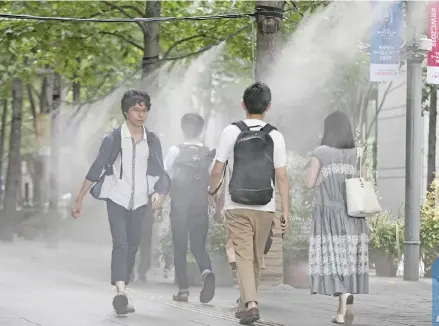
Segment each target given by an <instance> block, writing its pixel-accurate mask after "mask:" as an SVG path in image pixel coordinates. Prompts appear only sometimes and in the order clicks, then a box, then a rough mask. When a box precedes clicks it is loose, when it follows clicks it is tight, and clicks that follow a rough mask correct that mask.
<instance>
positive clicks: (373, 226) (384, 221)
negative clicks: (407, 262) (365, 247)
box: [369, 212, 404, 264]
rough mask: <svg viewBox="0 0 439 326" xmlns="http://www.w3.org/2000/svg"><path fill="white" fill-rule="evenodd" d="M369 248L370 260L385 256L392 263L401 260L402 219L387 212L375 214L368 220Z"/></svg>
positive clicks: (402, 242)
mask: <svg viewBox="0 0 439 326" xmlns="http://www.w3.org/2000/svg"><path fill="white" fill-rule="evenodd" d="M369 227H370V239H369V241H370V242H369V250H370V253H369V254H370V258H371V261H376V260H377V259H379V258H380V257H383V256H386V257H391V258H392V259H393V262H394V264H398V263H399V261H400V260H401V257H402V253H403V245H404V219H403V218H402V217H400V216H398V217H394V216H392V214H390V213H389V212H384V213H381V214H377V215H376V216H374V217H372V219H371V220H370V221H369Z"/></svg>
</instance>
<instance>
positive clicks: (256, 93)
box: [243, 82, 271, 114]
mask: <svg viewBox="0 0 439 326" xmlns="http://www.w3.org/2000/svg"><path fill="white" fill-rule="evenodd" d="M243 101H244V104H245V107H246V109H247V112H248V113H250V114H263V113H264V112H265V111H266V110H267V108H268V106H269V105H270V103H271V90H270V88H269V87H268V86H267V85H266V84H264V83H261V82H255V83H253V84H251V85H250V86H249V87H247V89H246V90H245V91H244V95H243Z"/></svg>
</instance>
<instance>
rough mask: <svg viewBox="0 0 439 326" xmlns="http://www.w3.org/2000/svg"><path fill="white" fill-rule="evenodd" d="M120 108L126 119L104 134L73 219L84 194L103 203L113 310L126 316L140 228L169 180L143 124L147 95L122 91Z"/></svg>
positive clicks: (156, 141)
mask: <svg viewBox="0 0 439 326" xmlns="http://www.w3.org/2000/svg"><path fill="white" fill-rule="evenodd" d="M121 109H122V114H123V116H124V118H125V119H126V121H125V122H124V123H123V124H122V125H121V126H120V127H118V128H115V129H113V130H111V131H110V132H109V133H108V134H107V135H105V136H104V139H103V140H102V144H101V147H100V149H99V153H98V156H97V157H96V159H95V161H94V162H93V164H92V166H91V167H90V170H89V171H88V173H87V176H86V177H85V180H84V182H83V184H82V187H81V190H80V191H79V194H78V197H77V199H76V202H75V204H74V206H73V208H72V216H73V217H74V218H79V217H80V214H81V209H82V200H83V199H84V197H85V195H86V194H87V192H88V191H89V190H90V193H91V195H92V196H93V197H94V198H96V199H101V200H105V201H106V203H107V212H108V219H109V222H110V230H111V236H112V239H113V251H112V256H111V284H112V285H114V286H115V287H116V291H117V294H116V296H115V297H114V299H113V307H114V309H115V310H116V313H117V314H127V313H130V312H134V311H135V309H134V307H133V306H132V305H131V304H129V303H128V297H127V294H126V286H127V284H128V283H129V281H130V277H131V274H132V271H133V266H134V262H135V256H136V252H137V250H138V247H139V242H140V238H141V233H142V224H143V223H144V220H145V218H147V219H152V218H153V213H152V210H158V209H160V207H161V206H162V204H163V201H164V199H165V196H166V195H167V194H168V192H169V189H170V178H169V176H168V175H167V174H166V172H165V170H164V166H163V156H162V149H161V144H160V140H159V139H158V138H157V136H156V135H155V134H154V133H152V132H150V131H148V130H147V129H146V128H145V126H144V123H145V120H146V117H147V115H148V112H149V110H150V109H151V102H150V98H149V96H148V94H147V93H145V92H141V91H136V90H130V91H127V92H126V93H125V94H124V96H123V98H122V101H121ZM150 177H155V178H158V180H157V181H156V182H155V184H154V185H149V179H150ZM150 195H151V196H150Z"/></svg>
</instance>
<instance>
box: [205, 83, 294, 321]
mask: <svg viewBox="0 0 439 326" xmlns="http://www.w3.org/2000/svg"><path fill="white" fill-rule="evenodd" d="M242 104H243V108H244V110H245V112H246V114H247V119H245V120H243V121H239V122H236V123H233V124H231V125H230V126H228V127H226V128H225V129H224V131H223V133H222V134H221V137H220V140H219V145H218V147H217V151H216V157H215V164H214V166H213V168H212V171H211V182H210V187H209V190H208V192H209V194H211V195H216V190H217V188H218V184H220V180H221V178H222V174H223V172H224V169H227V170H226V173H227V177H228V179H229V182H228V183H227V182H226V185H225V186H226V189H225V204H224V210H225V215H226V221H227V226H228V230H229V235H230V237H231V239H232V242H233V246H234V249H235V255H236V265H237V271H238V282H239V288H240V292H241V297H240V300H239V302H240V307H239V310H238V312H237V313H236V317H237V318H238V319H240V323H241V324H244V325H250V324H252V323H253V322H255V321H257V320H259V310H258V303H257V302H258V300H257V289H258V285H259V278H260V274H261V266H262V260H263V256H264V248H265V246H266V243H267V238H268V236H269V233H270V229H271V225H272V222H273V220H274V218H275V211H276V202H275V184H277V187H278V189H279V193H280V196H281V203H282V213H283V218H282V219H281V229H282V231H283V232H284V231H285V230H286V229H287V226H288V215H289V188H288V187H289V186H288V175H287V171H286V165H287V154H286V148H285V140H284V138H283V136H282V134H281V133H280V132H278V131H277V130H276V128H274V127H273V126H271V125H269V124H267V123H265V122H264V121H263V120H264V115H265V113H266V112H267V110H268V109H269V108H270V104H271V91H270V88H269V87H268V86H267V85H265V84H263V83H260V82H256V83H254V84H252V85H250V86H249V87H248V88H247V89H246V90H245V92H244V96H243V103H242Z"/></svg>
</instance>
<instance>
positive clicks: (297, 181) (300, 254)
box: [283, 153, 314, 264]
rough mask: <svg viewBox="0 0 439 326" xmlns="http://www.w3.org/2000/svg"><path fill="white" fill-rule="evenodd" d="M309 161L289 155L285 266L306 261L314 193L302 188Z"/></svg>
mask: <svg viewBox="0 0 439 326" xmlns="http://www.w3.org/2000/svg"><path fill="white" fill-rule="evenodd" d="M308 165H309V160H302V159H300V158H299V157H298V156H296V155H294V153H289V160H288V173H289V176H290V185H291V186H290V189H291V193H290V198H291V199H290V217H289V218H290V229H289V230H288V232H287V233H286V234H285V235H284V238H283V257H284V262H285V263H286V264H290V263H292V262H294V261H303V260H307V259H308V251H309V236H310V227H311V217H312V199H313V197H314V192H313V191H312V190H307V189H305V188H304V187H303V185H304V184H305V178H306V175H307V168H308Z"/></svg>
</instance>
